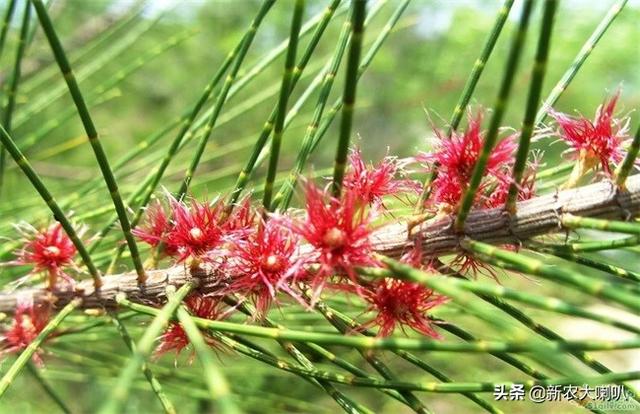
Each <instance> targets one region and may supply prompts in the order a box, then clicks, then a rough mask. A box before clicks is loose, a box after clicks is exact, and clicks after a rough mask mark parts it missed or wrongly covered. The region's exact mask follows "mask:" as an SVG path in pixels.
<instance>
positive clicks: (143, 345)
mask: <svg viewBox="0 0 640 414" xmlns="http://www.w3.org/2000/svg"><path fill="white" fill-rule="evenodd" d="M193 287H194V285H193V284H192V283H186V284H184V285H183V286H182V287H181V288H180V289H178V291H177V292H176V293H175V294H173V295H172V296H171V297H170V298H169V300H168V301H167V304H166V305H164V307H163V308H162V309H161V310H158V311H157V312H158V313H157V314H156V317H155V319H154V320H153V322H151V324H150V325H149V327H148V328H147V329H146V330H145V332H144V335H143V336H142V338H141V339H140V341H139V342H138V343H137V344H136V347H135V349H134V352H133V356H132V357H131V359H130V361H129V363H127V365H125V367H124V368H123V369H122V371H120V375H119V376H118V380H117V382H116V384H115V386H114V387H113V389H112V390H111V393H110V395H109V397H108V398H107V399H106V400H105V402H104V403H103V404H102V407H101V408H100V410H99V412H100V413H101V414H116V413H120V412H122V408H123V407H124V405H125V404H126V402H127V399H128V397H129V391H130V385H131V383H132V382H133V380H134V378H135V376H136V374H137V373H138V372H139V370H140V368H141V367H142V366H143V364H144V362H145V359H146V358H147V357H148V356H149V354H151V351H152V350H153V344H154V342H155V341H156V339H157V337H158V335H159V334H160V332H161V331H162V329H163V328H164V327H165V326H166V325H167V323H168V322H169V319H171V317H172V315H173V314H174V312H175V311H176V309H177V308H178V306H180V303H181V302H182V300H183V299H184V298H185V296H187V294H189V292H190V291H191V290H192V289H193Z"/></svg>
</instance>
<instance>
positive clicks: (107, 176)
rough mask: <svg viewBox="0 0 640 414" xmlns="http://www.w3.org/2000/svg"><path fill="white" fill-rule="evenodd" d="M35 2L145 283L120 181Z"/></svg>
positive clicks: (42, 10)
mask: <svg viewBox="0 0 640 414" xmlns="http://www.w3.org/2000/svg"><path fill="white" fill-rule="evenodd" d="M32 2H33V5H34V7H35V9H36V13H37V14H38V19H39V20H40V24H41V26H42V29H43V31H44V33H45V36H46V37H47V39H48V40H49V44H50V46H51V49H52V51H53V54H54V56H55V59H56V61H57V62H58V66H59V67H60V71H61V72H62V75H63V76H64V78H65V81H66V83H67V87H68V88H69V92H70V94H71V97H72V99H73V102H74V104H75V105H76V108H77V110H78V115H79V116H80V119H81V120H82V124H83V126H84V129H85V132H86V133H87V137H88V138H89V143H90V144H91V148H92V149H93V152H94V154H95V156H96V160H97V161H98V165H99V166H100V170H101V171H102V176H103V177H104V181H105V183H106V185H107V188H108V189H109V195H110V196H111V200H112V201H113V205H114V207H115V210H116V213H117V214H118V218H119V220H120V226H121V228H122V233H123V234H124V237H125V239H126V241H127V245H128V246H129V251H130V252H131V260H132V261H133V265H134V267H135V269H136V273H137V274H138V282H139V283H144V281H145V279H146V275H145V272H144V267H143V266H142V261H141V260H140V255H139V254H138V247H137V245H136V241H135V239H134V238H133V235H132V234H131V226H130V224H129V218H128V217H127V212H126V209H125V206H124V203H123V202H122V197H121V195H120V191H119V190H118V184H117V183H116V179H115V177H114V175H113V172H112V171H111V167H110V166H109V161H108V159H107V156H106V154H105V152H104V149H103V148H102V144H101V143H100V139H99V137H98V131H97V130H96V128H95V125H94V123H93V120H92V118H91V115H90V114H89V109H88V108H87V105H86V103H85V101H84V98H83V96H82V92H81V91H80V88H79V86H78V83H77V81H76V79H75V77H74V75H73V71H72V69H71V66H70V65H69V61H68V60H67V57H66V55H65V53H64V50H63V49H62V44H61V43H60V40H59V39H58V35H57V34H56V32H55V30H54V28H53V24H52V23H51V19H50V18H49V15H48V13H47V10H46V8H45V6H44V4H43V3H42V0H32Z"/></svg>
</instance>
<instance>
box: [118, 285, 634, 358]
mask: <svg viewBox="0 0 640 414" xmlns="http://www.w3.org/2000/svg"><path fill="white" fill-rule="evenodd" d="M119 303H120V304H121V305H122V306H125V307H127V308H129V309H131V310H135V311H137V312H140V313H145V314H148V315H158V313H159V312H160V311H158V310H157V309H155V308H152V307H149V306H145V305H140V304H137V303H133V302H131V301H129V300H127V299H123V298H119ZM193 320H194V322H195V323H196V324H197V325H198V326H199V327H201V328H204V329H210V330H212V331H219V332H225V333H235V334H239V335H250V336H256V337H260V338H270V339H284V340H287V339H288V340H292V341H296V342H312V343H315V344H318V345H338V346H345V347H350V348H356V349H403V350H407V351H408V350H425V351H426V350H429V351H440V352H478V353H490V352H513V353H526V352H536V351H539V350H540V348H541V347H540V342H538V341H536V342H531V341H510V342H508V341H482V340H481V341H477V342H467V343H450V342H442V341H437V340H431V339H423V338H398V337H387V338H363V337H354V336H342V335H336V334H325V333H318V332H305V331H296V330H293V329H275V328H265V327H262V326H252V325H245V324H237V323H232V322H223V321H212V320H209V319H203V318H195V317H194V318H193ZM545 348H547V349H548V350H551V351H566V350H569V349H580V350H585V351H587V350H591V351H596V350H600V351H604V350H609V351H610V350H615V349H633V348H640V339H636V338H634V339H628V340H624V341H610V340H607V341H598V340H587V341H548V342H546V343H545Z"/></svg>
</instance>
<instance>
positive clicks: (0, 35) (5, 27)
mask: <svg viewBox="0 0 640 414" xmlns="http://www.w3.org/2000/svg"><path fill="white" fill-rule="evenodd" d="M16 3H17V1H16V0H9V3H8V4H7V9H6V11H5V14H4V19H3V20H2V23H1V24H2V27H0V58H2V52H3V51H4V45H5V43H6V40H7V32H8V31H9V25H10V24H11V18H12V17H13V12H14V11H15V9H16Z"/></svg>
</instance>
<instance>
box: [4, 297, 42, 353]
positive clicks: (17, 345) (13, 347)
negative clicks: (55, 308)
mask: <svg viewBox="0 0 640 414" xmlns="http://www.w3.org/2000/svg"><path fill="white" fill-rule="evenodd" d="M50 315H51V312H50V309H49V307H48V306H45V305H42V304H40V305H34V304H33V302H32V301H30V300H29V301H24V300H21V299H19V300H18V303H17V305H16V310H15V313H14V314H13V321H12V322H11V324H10V325H9V326H8V327H7V328H5V330H4V332H3V333H2V335H1V336H0V348H1V350H0V354H8V353H14V352H19V351H22V350H23V349H24V348H26V347H27V346H28V345H29V344H30V343H31V342H33V340H34V339H35V338H36V337H37V336H38V334H39V333H40V332H41V331H42V330H43V329H44V327H45V326H46V325H47V323H48V322H49V317H50ZM33 361H34V362H36V363H39V364H41V363H42V359H41V358H40V356H39V355H38V354H33Z"/></svg>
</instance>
